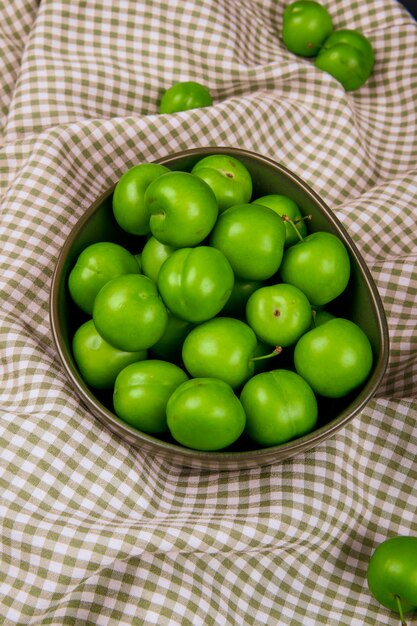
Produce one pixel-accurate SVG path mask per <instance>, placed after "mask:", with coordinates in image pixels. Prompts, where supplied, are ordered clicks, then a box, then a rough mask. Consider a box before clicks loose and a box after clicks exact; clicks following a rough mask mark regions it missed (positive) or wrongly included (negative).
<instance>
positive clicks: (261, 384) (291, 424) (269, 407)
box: [240, 369, 318, 446]
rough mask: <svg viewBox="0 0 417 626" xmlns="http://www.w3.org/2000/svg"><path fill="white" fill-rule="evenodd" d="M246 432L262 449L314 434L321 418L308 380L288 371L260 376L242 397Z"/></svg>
mask: <svg viewBox="0 0 417 626" xmlns="http://www.w3.org/2000/svg"><path fill="white" fill-rule="evenodd" d="M240 401H241V402H242V405H243V408H244V410H245V413H246V428H245V431H246V433H247V434H248V435H249V437H250V438H251V439H252V440H253V441H254V442H255V443H257V444H259V445H260V446H276V445H279V444H282V443H285V442H287V441H290V440H292V439H295V438H296V437H301V436H302V435H305V434H307V433H309V432H311V431H312V430H313V429H314V427H315V425H316V423H317V417H318V407H317V400H316V397H315V395H314V393H313V391H312V390H311V388H310V386H309V385H308V384H307V383H306V381H305V380H304V379H303V378H301V376H299V375H298V374H296V373H295V372H292V371H290V370H285V369H278V370H272V371H270V372H262V373H261V374H256V375H255V376H254V377H253V378H251V379H250V380H248V382H247V383H246V384H245V386H244V387H243V389H242V393H241V394H240Z"/></svg>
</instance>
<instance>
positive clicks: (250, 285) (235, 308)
mask: <svg viewBox="0 0 417 626" xmlns="http://www.w3.org/2000/svg"><path fill="white" fill-rule="evenodd" d="M263 285H264V283H263V282H262V281H260V280H239V279H235V282H234V285H233V289H232V293H231V294H230V296H229V299H228V301H227V302H226V304H225V305H224V307H223V308H222V311H221V314H222V315H226V316H229V317H241V318H244V317H245V310H246V303H247V301H248V300H249V297H250V296H251V295H252V294H253V292H254V291H256V290H257V289H259V288H260V287H263Z"/></svg>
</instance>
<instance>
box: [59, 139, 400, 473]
mask: <svg viewBox="0 0 417 626" xmlns="http://www.w3.org/2000/svg"><path fill="white" fill-rule="evenodd" d="M225 152H227V154H228V155H230V156H234V157H235V158H237V159H239V157H247V158H248V159H252V160H255V161H256V162H258V163H261V164H263V165H266V166H267V167H270V168H272V169H275V170H278V171H279V172H280V173H281V174H283V175H284V176H285V177H286V178H287V179H289V180H290V181H291V182H292V183H294V184H295V185H296V186H297V187H299V188H300V189H301V191H302V192H303V193H304V194H306V195H307V196H308V197H310V198H311V199H312V200H313V201H314V203H315V204H316V205H317V206H318V208H319V210H320V211H321V212H322V213H323V214H324V215H325V216H326V217H327V219H328V220H329V222H330V223H331V224H332V226H333V227H334V228H335V229H336V230H337V231H338V232H339V234H340V235H341V236H342V239H343V240H344V241H345V242H346V244H347V247H348V250H349V252H350V254H351V255H352V256H353V257H354V258H355V261H356V263H357V264H358V266H359V268H360V271H361V272H362V275H363V277H364V279H365V281H366V286H367V290H368V293H369V296H370V298H371V306H372V308H373V311H374V315H375V321H376V324H377V327H378V334H379V360H378V362H377V363H376V364H375V367H374V369H373V372H372V375H371V378H370V379H369V380H368V381H367V383H365V386H364V388H363V389H362V390H361V391H360V392H359V394H358V396H357V397H355V398H354V400H353V403H352V404H353V407H350V406H348V407H346V408H345V409H343V410H342V411H341V412H340V413H339V414H338V415H337V416H336V417H335V418H333V419H332V420H331V421H330V422H328V423H326V424H324V425H322V426H320V427H319V428H317V429H315V430H313V431H312V432H310V433H307V434H306V435H304V436H302V437H298V438H296V439H293V440H291V441H288V442H286V443H283V444H279V445H275V446H269V447H265V448H256V449H252V450H243V451H235V450H224V451H222V450H219V451H213V452H212V451H210V452H207V451H201V450H194V449H190V448H186V447H183V446H181V445H180V444H175V443H171V442H167V441H164V440H160V439H158V438H157V437H154V436H152V435H148V434H146V433H143V432H142V431H139V430H137V429H135V428H134V427H132V426H130V425H129V424H127V423H125V422H123V421H122V420H120V419H119V418H118V417H117V416H116V415H115V414H114V413H112V412H111V411H110V410H109V409H108V408H107V407H106V406H105V405H104V404H102V403H101V402H100V401H99V400H98V399H97V398H96V397H95V396H94V394H93V392H92V391H91V390H90V389H89V388H88V387H87V385H86V384H85V383H84V381H83V380H82V379H81V376H80V375H79V373H78V371H77V369H76V367H75V364H74V363H73V362H72V361H68V358H67V353H68V349H67V346H66V344H65V342H64V340H63V336H62V332H61V331H60V321H59V314H58V313H59V301H58V294H59V285H60V280H61V277H62V274H63V272H64V264H65V260H66V257H67V254H68V251H69V250H70V248H71V246H72V244H73V242H74V240H76V238H77V237H78V235H79V233H80V231H81V230H82V228H83V226H84V224H85V223H86V222H87V221H88V220H89V219H90V218H91V216H92V215H93V214H94V213H95V211H96V210H97V208H98V207H99V206H100V205H101V204H102V203H103V202H104V201H105V200H106V199H107V198H108V197H109V196H110V195H111V194H112V193H113V191H114V188H115V186H116V183H115V184H113V185H112V186H111V187H110V188H109V189H107V190H106V191H105V192H104V193H102V194H101V195H100V196H99V197H98V198H97V199H96V200H95V201H94V202H93V203H92V204H91V205H90V206H89V207H88V208H87V209H86V211H85V212H84V213H83V215H82V216H81V217H80V218H79V219H78V220H77V222H76V223H75V225H74V226H73V227H72V229H71V231H70V233H69V235H68V237H67V238H66V240H65V242H64V244H63V246H62V248H61V250H60V252H59V255H58V257H57V260H56V263H55V267H54V270H53V274H52V279H51V287H50V298H49V319H50V326H51V332H52V337H53V341H54V344H55V347H56V350H57V353H58V356H59V358H60V360H61V363H62V365H63V368H64V371H65V374H66V376H67V378H68V379H69V380H70V382H71V383H72V385H73V386H74V387H75V390H76V392H77V395H78V397H79V399H80V401H81V402H82V403H83V404H84V405H85V406H86V407H87V408H89V409H90V410H91V412H92V413H93V416H94V417H95V418H97V419H98V420H99V421H100V422H101V423H102V424H103V425H105V426H106V427H107V428H108V429H109V430H111V431H112V433H113V434H114V435H117V436H118V437H119V438H121V439H122V440H123V441H124V442H126V443H128V444H131V445H132V446H134V447H136V448H138V449H140V450H143V451H148V452H149V453H150V454H152V455H159V456H160V457H161V458H164V459H165V460H168V461H170V462H172V463H173V464H174V465H176V466H178V465H179V466H182V467H190V468H192V467H194V468H199V469H209V470H213V469H215V470H218V471H229V470H236V469H249V468H252V467H259V466H264V465H270V464H272V463H280V462H282V461H284V460H286V459H289V458H292V457H294V456H297V455H298V454H300V453H301V452H307V451H310V450H312V449H313V448H315V447H316V446H317V445H319V444H320V443H321V442H322V441H324V440H326V439H329V438H330V437H332V436H333V435H334V434H335V433H336V432H337V431H339V430H340V429H341V428H342V427H343V426H344V425H345V424H346V423H348V422H349V421H351V420H352V419H353V418H354V417H355V416H357V414H358V413H360V412H361V411H362V409H363V408H364V406H365V405H366V404H367V403H368V402H369V401H370V400H371V398H372V397H373V396H374V394H375V392H376V390H377V388H378V386H379V385H380V383H381V380H382V378H383V376H384V374H385V371H386V368H387V365H388V358H389V333H388V323H387V319H386V315H385V310H384V307H383V303H382V299H381V296H380V294H379V291H378V289H377V286H376V284H375V282H374V279H373V277H372V274H371V272H370V270H369V268H368V266H367V264H366V263H365V261H364V259H363V257H362V255H361V253H360V252H359V250H358V248H357V246H356V244H355V243H354V241H353V239H352V238H351V236H350V234H349V233H348V231H347V229H346V228H345V227H344V226H343V224H342V223H341V221H340V220H339V218H338V217H337V215H335V214H334V213H333V211H332V210H331V209H330V208H329V206H328V205H327V203H325V202H324V201H323V199H322V198H321V197H320V196H319V195H318V194H317V193H316V192H315V191H314V190H313V189H312V188H311V187H310V185H309V184H308V183H306V182H305V181H304V180H302V179H301V178H300V177H299V176H298V175H297V174H295V173H294V172H292V171H291V170H290V169H288V168H287V167H286V166H284V165H282V164H281V163H279V162H278V161H275V160H273V159H272V158H270V157H267V156H264V155H262V154H259V153H257V152H254V151H251V150H247V149H243V148H238V147H228V146H215V147H211V146H205V147H197V148H190V149H188V150H182V151H180V152H176V153H169V154H167V155H165V156H162V157H159V158H157V159H155V160H153V161H152V162H153V163H159V164H161V165H167V164H172V162H173V161H174V160H180V159H184V158H193V157H201V158H202V157H203V156H208V155H209V154H224V153H225ZM148 162H149V161H148Z"/></svg>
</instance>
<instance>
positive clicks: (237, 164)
mask: <svg viewBox="0 0 417 626" xmlns="http://www.w3.org/2000/svg"><path fill="white" fill-rule="evenodd" d="M191 173H192V174H195V175H196V176H198V177H199V178H202V179H203V180H204V181H205V182H206V183H207V184H208V185H209V186H210V187H211V189H212V190H213V191H214V194H215V196H216V199H217V203H218V205H219V212H220V213H223V211H225V210H226V209H228V208H229V207H231V206H233V205H235V204H246V203H247V202H249V201H250V199H251V196H252V177H251V175H250V173H249V170H248V169H247V167H246V166H245V165H244V164H243V163H242V162H241V161H239V160H238V159H235V158H234V157H232V156H229V155H226V154H211V155H209V156H207V157H204V158H203V159H200V160H199V161H198V162H197V163H196V164H195V165H194V167H193V169H192V170H191Z"/></svg>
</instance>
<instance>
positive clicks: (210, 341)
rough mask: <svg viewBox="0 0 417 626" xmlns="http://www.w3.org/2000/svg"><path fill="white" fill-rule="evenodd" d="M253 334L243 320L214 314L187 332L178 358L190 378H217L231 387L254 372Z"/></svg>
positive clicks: (242, 381)
mask: <svg viewBox="0 0 417 626" xmlns="http://www.w3.org/2000/svg"><path fill="white" fill-rule="evenodd" d="M257 343H258V342H257V338H256V335H255V333H254V332H253V330H252V329H251V328H250V327H249V326H248V325H247V324H245V323H244V322H242V321H240V320H237V319H234V318H231V317H215V318H213V319H211V320H209V321H207V322H204V323H203V324H200V325H198V326H196V328H194V329H193V330H191V332H190V333H189V334H188V335H187V338H186V339H185V341H184V345H183V348H182V358H183V362H184V365H185V367H186V368H187V370H188V372H189V373H190V374H191V376H193V377H194V378H220V380H223V381H224V382H226V383H228V384H229V385H230V386H231V387H233V388H235V387H238V386H239V385H241V384H242V383H244V382H245V381H246V380H247V379H248V378H250V376H252V375H253V373H254V361H253V357H254V356H255V352H256V350H257Z"/></svg>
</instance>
